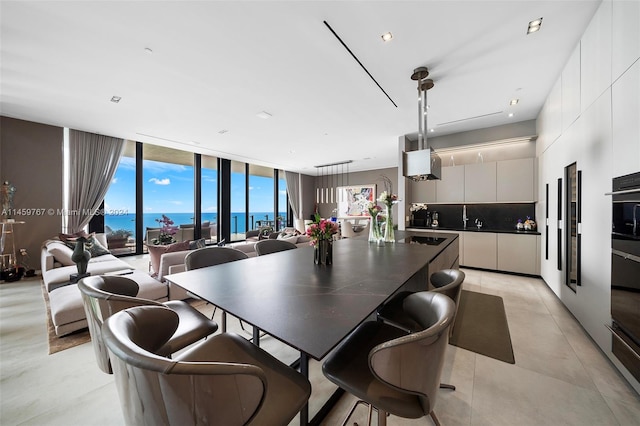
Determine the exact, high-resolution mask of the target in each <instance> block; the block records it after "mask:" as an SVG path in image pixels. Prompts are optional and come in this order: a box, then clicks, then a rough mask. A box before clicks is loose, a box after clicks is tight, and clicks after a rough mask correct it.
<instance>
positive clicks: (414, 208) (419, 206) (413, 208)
mask: <svg viewBox="0 0 640 426" xmlns="http://www.w3.org/2000/svg"><path fill="white" fill-rule="evenodd" d="M428 209H429V206H428V205H427V203H411V206H410V207H409V211H412V212H418V211H420V210H428Z"/></svg>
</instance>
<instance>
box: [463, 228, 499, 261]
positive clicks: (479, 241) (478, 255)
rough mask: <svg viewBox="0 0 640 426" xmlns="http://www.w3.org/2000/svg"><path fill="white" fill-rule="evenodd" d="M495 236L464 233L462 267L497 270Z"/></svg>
mask: <svg viewBox="0 0 640 426" xmlns="http://www.w3.org/2000/svg"><path fill="white" fill-rule="evenodd" d="M497 254H498V253H497V234H494V233H489V232H473V231H471V232H465V234H464V263H462V264H463V265H464V266H470V267H472V268H483V269H493V270H498V269H499V268H498V260H497Z"/></svg>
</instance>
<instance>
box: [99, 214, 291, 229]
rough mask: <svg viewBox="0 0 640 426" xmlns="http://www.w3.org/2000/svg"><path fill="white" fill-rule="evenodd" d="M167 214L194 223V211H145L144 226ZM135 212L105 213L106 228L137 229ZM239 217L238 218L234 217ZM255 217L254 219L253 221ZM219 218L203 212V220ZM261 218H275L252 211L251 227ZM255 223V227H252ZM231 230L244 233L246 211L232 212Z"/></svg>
mask: <svg viewBox="0 0 640 426" xmlns="http://www.w3.org/2000/svg"><path fill="white" fill-rule="evenodd" d="M163 214H164V215H166V216H167V217H168V218H169V219H171V220H173V222H174V225H175V226H179V225H186V224H188V223H193V222H194V220H193V213H144V214H143V216H142V217H143V224H142V226H143V228H144V229H146V228H158V227H159V226H160V225H159V224H158V222H157V219H160V218H162V215H163ZM279 215H280V216H282V217H286V213H285V212H281V213H279ZM135 216H136V215H135V214H124V215H108V214H107V215H105V216H104V225H105V228H106V227H109V229H111V230H113V231H115V230H117V229H126V230H128V231H131V232H134V231H135V223H136V222H135ZM234 218H237V219H234ZM252 219H253V221H252ZM217 220H218V214H217V213H203V214H202V221H203V222H205V221H210V222H211V223H216V222H217ZM260 220H274V218H273V213H267V212H251V213H249V229H253V228H255V227H257V225H256V222H257V221H260ZM252 224H253V227H252ZM231 232H232V233H244V232H246V229H245V213H231Z"/></svg>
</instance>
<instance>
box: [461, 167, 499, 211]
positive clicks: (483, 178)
mask: <svg viewBox="0 0 640 426" xmlns="http://www.w3.org/2000/svg"><path fill="white" fill-rule="evenodd" d="M464 167H465V169H464V199H465V202H467V203H472V202H478V203H484V202H493V201H496V199H497V198H496V179H497V174H496V173H497V167H496V163H495V162H494V161H493V162H489V163H475V164H467V165H465V166H464Z"/></svg>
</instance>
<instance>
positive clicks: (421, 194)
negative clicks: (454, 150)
mask: <svg viewBox="0 0 640 426" xmlns="http://www.w3.org/2000/svg"><path fill="white" fill-rule="evenodd" d="M535 161H536V160H535V158H521V159H515V160H501V161H497V162H495V161H492V162H487V163H475V164H465V165H460V166H451V167H443V168H442V178H441V179H440V180H429V181H422V182H410V183H409V185H408V193H409V194H410V197H409V202H411V203H441V204H455V203H495V202H498V203H531V202H535V200H536V191H535V189H536V187H535V182H536V180H535V179H536V168H535Z"/></svg>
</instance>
